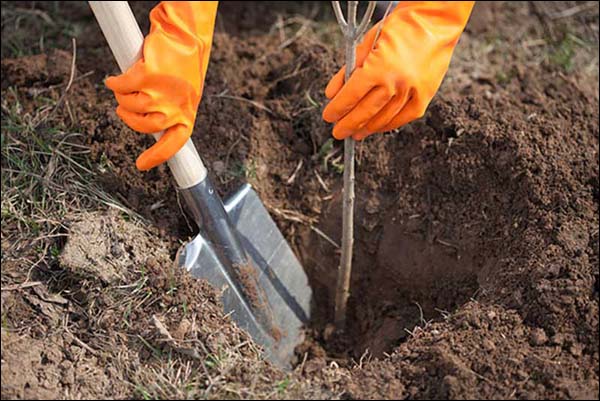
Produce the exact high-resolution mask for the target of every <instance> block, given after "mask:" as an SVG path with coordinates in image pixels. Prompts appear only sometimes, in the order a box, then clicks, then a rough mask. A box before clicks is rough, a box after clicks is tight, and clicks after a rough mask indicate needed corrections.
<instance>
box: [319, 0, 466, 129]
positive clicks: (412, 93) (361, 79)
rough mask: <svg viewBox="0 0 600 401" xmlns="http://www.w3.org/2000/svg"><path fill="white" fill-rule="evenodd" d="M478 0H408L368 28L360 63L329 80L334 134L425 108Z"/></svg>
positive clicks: (394, 123)
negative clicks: (381, 23)
mask: <svg viewBox="0 0 600 401" xmlns="http://www.w3.org/2000/svg"><path fill="white" fill-rule="evenodd" d="M474 3H475V2H473V1H456V2H453V1H447V2H446V1H404V2H400V3H399V4H398V5H397V6H396V8H395V9H394V10H393V11H392V12H390V14H389V15H388V16H387V17H386V19H385V21H383V24H384V25H383V28H382V29H381V33H380V36H379V38H378V39H377V43H376V44H375V47H374V48H373V42H374V41H375V36H376V33H377V29H378V27H379V24H377V25H376V26H374V27H373V28H371V29H370V30H369V32H367V33H366V34H365V37H364V39H363V41H362V43H360V45H358V46H357V49H356V69H355V70H354V71H353V73H352V75H351V76H350V79H348V82H347V83H344V74H345V68H342V69H341V70H340V71H339V72H338V73H337V74H336V75H335V76H334V77H333V78H332V79H331V81H330V82H329V84H328V85H327V88H326V89H325V95H326V96H327V97H328V98H329V99H331V102H329V104H328V105H327V107H325V109H324V110H323V119H324V120H325V121H327V122H330V123H335V126H334V128H333V136H334V137H335V138H337V139H343V138H346V137H348V136H352V137H353V138H354V139H356V140H361V139H364V138H366V137H367V136H369V135H371V134H374V133H376V132H385V131H389V130H392V129H395V128H398V127H400V126H402V125H404V124H406V123H408V122H410V121H412V120H415V119H417V118H420V117H422V116H423V114H424V113H425V110H426V109H427V106H428V105H429V102H430V101H431V99H432V98H433V96H434V95H435V93H436V92H437V90H438V88H439V86H440V84H441V83H442V79H443V78H444V75H445V74H446V71H447V70H448V66H449V64H450V58H451V57H452V52H453V51H454V47H455V46H456V43H457V42H458V39H459V37H460V35H461V33H462V31H463V29H464V27H465V25H466V24H467V20H468V19H469V15H470V14H471V10H472V8H473V5H474Z"/></svg>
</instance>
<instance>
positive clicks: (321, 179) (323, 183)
mask: <svg viewBox="0 0 600 401" xmlns="http://www.w3.org/2000/svg"><path fill="white" fill-rule="evenodd" d="M315 176H316V177H317V181H319V184H321V186H322V187H323V189H324V190H325V191H326V192H329V187H328V186H327V184H325V181H323V178H321V176H320V175H319V172H318V171H317V170H315Z"/></svg>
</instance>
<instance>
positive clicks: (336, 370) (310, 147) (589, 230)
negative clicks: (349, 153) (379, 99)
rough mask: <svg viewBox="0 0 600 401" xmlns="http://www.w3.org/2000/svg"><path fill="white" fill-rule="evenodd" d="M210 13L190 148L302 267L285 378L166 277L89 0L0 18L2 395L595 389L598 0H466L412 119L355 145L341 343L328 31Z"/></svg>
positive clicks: (167, 266) (310, 5)
mask: <svg viewBox="0 0 600 401" xmlns="http://www.w3.org/2000/svg"><path fill="white" fill-rule="evenodd" d="M153 4H155V3H148V2H132V6H133V7H134V11H135V13H136V16H137V18H138V20H139V21H140V23H141V24H142V26H143V28H144V29H146V30H147V27H148V24H147V12H148V10H149V9H150V8H151V7H152V5H153ZM219 7H220V9H219V16H218V21H217V32H216V34H215V38H214V43H213V48H212V51H211V60H210V66H209V69H208V73H207V77H206V83H205V88H204V94H203V98H202V102H201V105H200V109H199V112H198V118H197V122H196V128H195V133H194V136H193V140H194V142H195V144H196V145H197V147H198V149H199V152H200V154H202V155H203V157H204V159H205V162H206V164H207V166H208V167H209V170H210V174H211V176H212V177H211V178H212V179H213V180H214V182H215V186H216V187H217V188H219V190H221V191H222V194H221V195H223V196H226V195H227V193H229V192H230V191H232V190H234V189H235V188H238V187H239V186H240V185H241V184H242V183H244V182H249V183H251V184H252V186H253V187H254V188H255V189H256V191H257V192H258V194H259V195H260V197H261V199H262V200H263V202H264V204H265V206H266V207H267V209H268V211H269V213H270V214H271V216H273V218H274V220H275V221H276V223H277V225H278V226H279V227H280V229H281V230H282V232H283V233H284V236H285V237H286V239H287V240H288V242H289V243H290V244H291V245H292V248H293V249H294V251H295V253H296V255H297V256H298V258H299V259H300V261H301V263H302V265H303V267H304V268H305V270H306V272H307V274H308V276H309V280H310V285H311V287H312V290H313V294H314V299H313V306H312V317H313V318H312V321H311V324H310V326H309V327H307V329H306V330H307V334H308V335H307V340H306V342H305V343H303V344H302V345H301V346H300V347H298V350H297V353H296V354H297V355H296V356H297V360H296V361H295V362H296V365H295V366H296V369H295V370H294V371H293V372H292V373H285V372H282V371H280V370H278V369H276V368H275V367H273V366H272V365H270V364H269V363H268V362H266V361H265V360H264V358H263V356H262V354H261V351H260V349H259V347H257V346H256V345H255V344H254V343H253V342H252V340H251V339H250V338H249V336H248V335H247V334H246V333H244V332H243V331H241V330H240V329H238V328H237V327H236V326H235V324H234V323H232V321H231V320H230V319H229V317H228V316H224V315H223V312H222V308H221V305H220V304H219V294H218V290H219V289H213V288H211V287H210V286H209V285H208V284H207V283H205V282H203V281H201V280H196V279H193V278H191V277H189V276H188V275H187V274H185V273H184V272H182V271H180V270H179V269H177V268H176V267H175V266H174V264H173V258H174V255H175V253H176V251H177V249H178V248H179V246H180V244H181V243H183V242H184V241H185V240H187V239H188V238H189V237H191V236H194V235H195V233H196V227H194V226H193V223H191V219H186V218H185V217H184V215H183V214H182V210H181V206H180V202H179V199H178V196H177V192H176V191H175V190H174V189H175V188H174V184H173V180H172V179H171V177H170V175H169V171H168V169H167V167H166V166H160V167H158V168H156V169H153V170H152V171H150V172H146V173H142V172H139V171H137V170H136V168H135V164H134V161H135V158H136V157H137V155H138V154H139V153H140V152H141V151H142V150H143V149H145V148H147V147H148V146H150V145H151V144H152V139H151V138H149V137H147V136H145V135H140V134H137V133H134V132H132V131H131V130H129V129H128V128H126V127H125V126H124V125H123V123H122V122H121V121H120V120H119V118H118V117H117V116H116V114H115V112H114V109H115V106H116V103H115V101H114V98H113V96H112V94H111V93H110V92H109V91H108V90H107V89H106V88H105V87H104V86H103V84H102V80H103V79H104V78H105V77H106V76H107V75H109V74H115V73H116V72H117V71H118V68H117V66H116V65H115V63H114V62H113V61H112V57H111V55H110V51H109V50H108V48H107V46H106V45H105V43H104V40H103V38H102V36H101V34H100V31H99V29H98V27H97V25H96V24H95V22H94V21H93V19H92V15H91V12H90V11H89V9H88V7H87V5H86V4H85V3H81V4H79V3H73V4H69V5H67V4H66V3H62V2H52V3H44V2H31V3H23V4H21V3H18V2H4V3H3V4H2V8H3V10H2V37H3V39H2V292H1V294H2V398H3V399H4V398H7V399H9V398H10V399H15V398H17V399H25V398H27V399H30V398H54V399H58V398H92V397H94V398H134V397H136V398H138V397H139V398H142V397H144V398H348V399H378V398H410V399H430V398H443V399H448V398H478V399H489V398H508V399H514V398H519V399H531V398H539V399H542V398H543V399H550V398H552V399H554V398H597V396H598V391H599V388H598V374H599V368H598V366H599V352H598V349H599V341H600V340H599V320H598V303H599V281H600V280H599V268H598V252H599V234H598V226H599V221H598V206H599V200H600V195H599V192H600V191H599V181H598V177H599V159H598V150H599V143H598V137H599V130H598V117H599V116H598V35H597V33H598V31H597V30H598V23H597V18H598V5H597V3H593V2H587V3H581V2H552V3H550V2H547V3H546V2H544V3H542V2H528V3H495V2H492V3H487V2H481V3H478V4H477V5H476V7H475V10H474V12H473V15H472V18H471V20H470V22H469V25H468V27H467V30H466V32H465V34H464V35H463V36H462V37H461V40H460V42H459V44H458V46H457V48H456V51H455V55H454V58H453V61H452V64H451V66H450V70H449V72H448V74H447V76H446V78H445V80H444V82H443V83H442V86H441V88H440V91H439V93H438V94H437V95H436V97H435V98H434V100H433V101H432V103H431V105H430V107H429V108H428V110H427V113H426V115H425V116H424V117H423V118H422V119H420V120H418V121H415V122H413V123H411V124H409V125H407V126H405V127H403V128H402V129H400V130H398V131H397V132H394V133H387V134H382V135H374V136H372V137H369V138H368V139H366V140H365V141H362V142H361V143H360V144H358V146H357V160H356V163H357V166H356V170H357V176H356V191H357V194H356V215H355V225H356V230H357V231H356V234H355V237H356V241H355V251H354V261H353V274H352V281H351V295H350V299H349V315H348V323H349V325H348V329H347V331H346V332H345V333H344V335H338V334H336V333H333V332H332V330H331V326H330V323H331V321H332V318H333V316H332V313H333V300H334V291H335V283H336V275H337V271H336V270H337V266H338V264H339V256H340V255H339V243H340V239H341V184H342V168H341V166H342V162H343V160H342V154H343V148H342V143H341V142H337V141H333V140H332V139H331V128H332V127H331V126H330V125H328V124H326V123H324V122H323V120H322V118H321V113H322V109H323V106H324V105H325V104H326V102H327V100H326V99H325V96H324V93H323V89H324V87H325V86H326V84H327V82H328V79H329V78H330V77H331V76H332V74H334V73H335V72H336V71H337V70H338V68H339V66H340V65H341V64H342V60H343V49H342V47H341V43H342V41H341V38H340V35H339V28H338V26H337V24H336V23H335V21H334V19H333V16H332V13H331V10H330V5H329V3H324V4H323V5H321V4H319V3H316V2H301V3H298V2H295V3H284V4H281V5H280V4H278V3H266V4H263V3H256V4H255V3H248V2H245V3H244V2H241V3H236V2H231V3H230V2H222V4H221V5H220V6H219ZM72 36H74V37H76V45H77V57H76V62H75V64H73V63H72V61H73V59H72V42H71V40H70V38H71V37H72ZM72 73H73V74H74V79H73V80H72V82H71V85H70V86H69V89H68V91H67V90H66V88H67V86H68V83H69V81H70V77H71V75H72ZM259 234H260V233H259ZM259 234H257V235H259ZM242 276H243V275H242ZM242 281H243V280H242ZM274 335H277V333H274ZM282 335H285V333H282Z"/></svg>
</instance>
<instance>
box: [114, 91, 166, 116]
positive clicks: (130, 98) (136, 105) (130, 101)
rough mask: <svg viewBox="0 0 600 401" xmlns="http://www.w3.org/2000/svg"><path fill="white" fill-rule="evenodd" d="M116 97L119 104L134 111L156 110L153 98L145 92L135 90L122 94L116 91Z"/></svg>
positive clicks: (147, 111)
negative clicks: (153, 107)
mask: <svg viewBox="0 0 600 401" xmlns="http://www.w3.org/2000/svg"><path fill="white" fill-rule="evenodd" d="M115 98H116V99H117V103H119V106H121V107H123V108H124V109H125V110H128V111H131V112H133V113H150V112H153V111H156V110H153V109H152V106H153V103H154V102H153V101H152V98H151V97H150V96H149V95H148V94H146V93H144V92H133V93H128V94H122V93H118V92H115Z"/></svg>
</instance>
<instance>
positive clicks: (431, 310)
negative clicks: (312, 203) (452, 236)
mask: <svg viewBox="0 0 600 401" xmlns="http://www.w3.org/2000/svg"><path fill="white" fill-rule="evenodd" d="M332 205H334V206H332V207H331V208H330V209H329V211H328V212H327V213H326V214H325V216H324V218H323V219H322V220H321V223H320V225H319V229H320V231H322V233H324V234H325V235H327V236H330V237H331V238H332V239H334V241H339V235H341V234H340V232H341V230H340V229H339V228H340V227H341V207H338V206H339V205H338V204H337V202H333V203H332ZM363 210H364V208H361V207H360V206H359V207H358V208H357V214H356V220H357V221H361V220H364V219H363V217H364V216H363V214H364V212H363ZM382 222H383V224H381V225H379V226H378V227H376V228H374V229H373V230H372V231H370V232H369V231H367V230H365V229H364V227H361V228H360V229H359V230H358V231H357V234H356V236H355V244H354V262H353V270H352V280H351V288H350V291H351V294H350V299H349V310H348V323H347V324H348V326H347V329H346V335H345V338H342V339H340V338H339V336H332V337H331V338H329V336H328V334H327V331H328V330H326V327H327V325H328V324H329V323H331V322H332V321H333V308H334V299H335V283H336V271H337V267H338V263H339V250H337V249H336V247H334V246H333V245H332V244H331V243H330V242H328V241H327V240H325V239H324V238H323V235H322V234H319V233H317V232H315V231H314V230H311V231H310V232H306V235H305V238H304V245H305V246H303V249H302V250H301V255H302V259H303V260H302V262H303V265H304V267H305V269H306V271H307V273H308V275H309V280H310V283H311V286H312V289H313V306H312V316H313V321H312V325H313V328H315V329H316V331H317V332H318V333H319V334H318V337H320V338H319V340H321V342H323V343H324V346H325V348H326V349H327V350H328V351H330V352H333V353H344V354H347V352H348V351H350V353H351V355H350V356H354V357H355V358H358V357H360V356H361V355H362V354H363V353H364V352H365V351H366V350H367V349H368V350H369V353H370V354H371V355H373V356H376V357H379V356H382V355H383V353H384V352H390V351H391V350H392V349H393V348H394V347H395V346H397V345H398V344H399V343H400V342H402V341H404V340H406V339H407V337H408V336H410V335H411V334H410V333H411V332H413V330H415V328H416V327H417V326H420V327H423V326H425V325H426V324H427V322H430V321H431V320H441V319H443V316H444V314H446V313H448V312H452V311H454V310H456V309H457V308H458V307H459V306H460V305H462V304H463V303H465V302H467V301H468V300H469V299H470V298H472V297H473V296H474V295H475V294H476V292H477V290H478V288H479V285H478V273H479V272H480V271H481V267H482V266H483V261H481V260H478V258H477V257H476V256H475V252H473V251H472V250H465V249H461V247H459V246H457V245H454V244H452V243H450V242H448V241H445V240H442V239H437V238H428V237H427V235H426V233H425V234H423V233H419V232H415V230H414V227H415V224H414V222H411V223H412V224H407V223H406V222H401V221H396V220H394V219H391V218H390V219H389V220H386V219H382ZM421 223H422V224H420V223H418V225H421V226H422V225H425V226H426V222H421Z"/></svg>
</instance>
